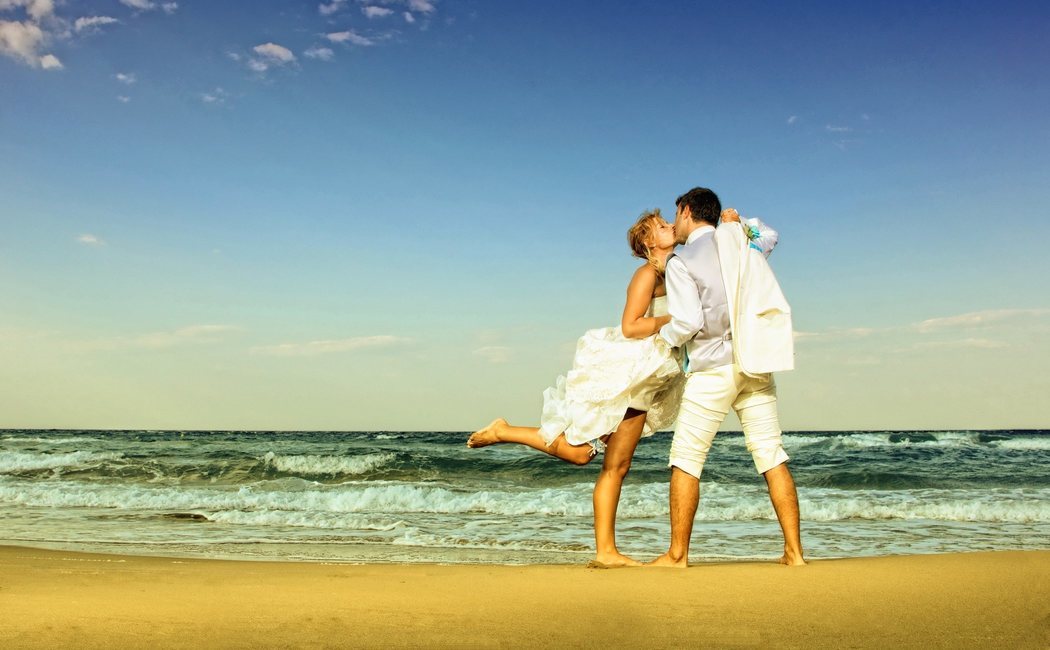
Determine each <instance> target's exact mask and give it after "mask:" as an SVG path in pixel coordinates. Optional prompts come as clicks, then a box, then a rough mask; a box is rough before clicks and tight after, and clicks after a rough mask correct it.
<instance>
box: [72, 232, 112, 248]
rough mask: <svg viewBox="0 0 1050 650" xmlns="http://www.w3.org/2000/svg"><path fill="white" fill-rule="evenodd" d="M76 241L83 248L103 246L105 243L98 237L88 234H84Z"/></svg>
mask: <svg viewBox="0 0 1050 650" xmlns="http://www.w3.org/2000/svg"><path fill="white" fill-rule="evenodd" d="M77 241H78V242H80V243H81V244H84V245H85V246H105V245H106V242H105V241H103V240H102V238H101V237H99V236H98V235H92V234H90V233H84V234H83V235H80V236H79V237H77Z"/></svg>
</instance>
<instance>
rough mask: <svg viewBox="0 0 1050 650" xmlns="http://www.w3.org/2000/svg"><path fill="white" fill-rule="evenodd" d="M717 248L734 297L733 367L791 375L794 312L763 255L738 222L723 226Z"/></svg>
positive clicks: (731, 314)
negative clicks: (784, 372) (792, 318)
mask: <svg viewBox="0 0 1050 650" xmlns="http://www.w3.org/2000/svg"><path fill="white" fill-rule="evenodd" d="M715 245H716V246H717V247H718V261H719V263H720V264H721V266H722V281H723V282H724V283H725V288H726V295H727V297H728V298H729V326H730V328H731V330H732V333H733V360H734V362H735V363H736V364H737V365H739V366H740V368H741V370H743V371H744V373H745V374H748V375H751V376H760V375H764V374H767V373H771V372H780V371H783V370H792V369H793V368H794V367H795V341H794V333H793V332H792V327H791V307H790V306H789V305H788V302H787V299H786V298H784V293H783V292H782V291H781V290H780V284H779V283H777V278H776V276H774V275H773V269H771V268H770V267H769V262H767V261H766V257H765V255H764V254H763V252H762V250H760V249H757V248H756V247H754V246H752V245H751V241H750V240H749V239H748V237H747V235H745V234H744V229H743V227H742V226H741V225H740V224H739V223H737V222H728V223H723V224H721V225H720V226H718V228H717V229H716V230H715Z"/></svg>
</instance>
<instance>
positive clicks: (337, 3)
mask: <svg viewBox="0 0 1050 650" xmlns="http://www.w3.org/2000/svg"><path fill="white" fill-rule="evenodd" d="M345 6H346V0H332V2H328V3H324V2H322V3H321V4H319V5H317V12H318V13H319V14H321V15H322V16H331V15H332V14H334V13H336V12H338V11H340V10H342V9H343V7H345Z"/></svg>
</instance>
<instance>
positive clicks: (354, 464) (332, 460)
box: [262, 451, 396, 476]
mask: <svg viewBox="0 0 1050 650" xmlns="http://www.w3.org/2000/svg"><path fill="white" fill-rule="evenodd" d="M394 458H396V456H395V455H394V454H392V453H389V452H384V453H377V454H365V455H363V456H278V455H277V454H275V453H273V452H272V451H271V452H268V453H267V454H266V455H265V456H263V458H262V460H263V462H265V463H266V464H267V465H269V466H271V467H273V468H274V469H277V470H279V471H281V472H288V473H289V474H303V475H331V474H345V475H350V476H353V475H356V474H365V473H367V472H371V471H373V470H375V469H377V468H379V467H381V466H383V465H386V464H387V463H389V462H390V461H392V460H394Z"/></svg>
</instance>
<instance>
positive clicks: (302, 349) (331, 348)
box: [251, 335, 410, 357]
mask: <svg viewBox="0 0 1050 650" xmlns="http://www.w3.org/2000/svg"><path fill="white" fill-rule="evenodd" d="M409 342H410V339H405V338H401V337H397V336H389V335H380V336H358V337H354V338H348V339H334V340H327V341H307V342H306V343H281V344H278V345H264V346H258V347H254V348H252V349H251V353H252V354H261V355H266V356H277V357H308V356H317V355H320V354H333V353H339V352H352V351H355V350H363V349H367V348H385V347H390V346H394V345H402V344H405V343H409Z"/></svg>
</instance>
